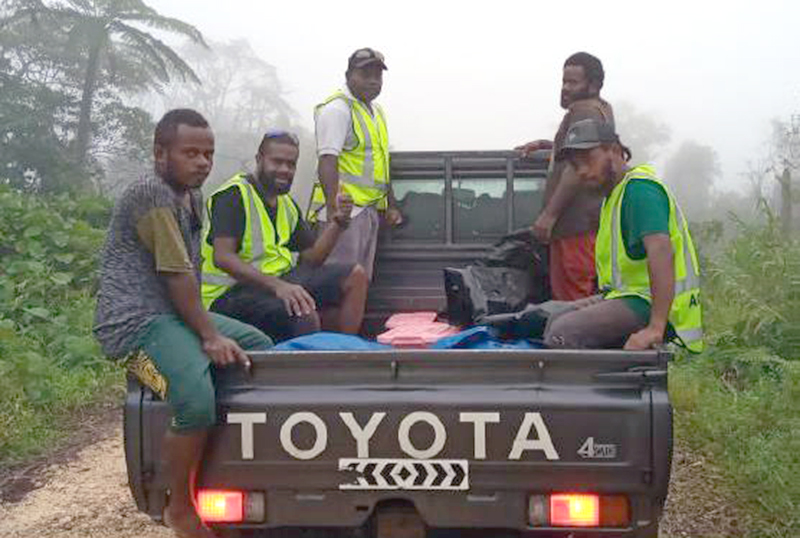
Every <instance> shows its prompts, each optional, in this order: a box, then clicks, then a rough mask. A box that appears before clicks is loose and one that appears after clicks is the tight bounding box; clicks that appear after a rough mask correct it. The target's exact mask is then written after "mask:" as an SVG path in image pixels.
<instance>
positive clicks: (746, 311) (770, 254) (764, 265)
mask: <svg viewBox="0 0 800 538" xmlns="http://www.w3.org/2000/svg"><path fill="white" fill-rule="evenodd" d="M736 224H737V227H738V234H737V236H736V237H735V238H734V239H733V240H732V241H731V243H730V244H729V245H728V246H727V248H726V249H725V251H724V252H723V253H722V254H721V255H719V256H717V257H715V258H713V259H711V260H710V261H709V262H707V264H706V265H707V267H706V278H705V283H704V284H705V286H704V291H703V293H704V296H705V300H704V303H705V305H706V312H705V313H706V318H707V319H706V327H707V328H708V331H707V332H708V335H709V338H710V339H711V340H712V341H713V342H714V343H715V345H716V346H717V347H720V348H727V349H731V348H742V347H745V348H761V347H763V348H766V349H768V350H770V351H771V352H773V353H775V354H776V355H779V356H780V357H783V358H784V359H788V360H796V359H800V244H798V242H797V241H796V240H790V239H786V238H784V237H783V236H782V234H781V231H780V223H779V222H778V221H777V220H776V219H775V218H774V217H773V216H772V215H771V214H770V213H769V212H768V211H767V212H766V223H765V224H747V223H744V222H742V221H736Z"/></svg>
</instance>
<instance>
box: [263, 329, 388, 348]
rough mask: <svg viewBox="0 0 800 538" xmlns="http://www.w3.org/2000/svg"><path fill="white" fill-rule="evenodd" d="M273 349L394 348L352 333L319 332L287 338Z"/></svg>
mask: <svg viewBox="0 0 800 538" xmlns="http://www.w3.org/2000/svg"><path fill="white" fill-rule="evenodd" d="M273 349H275V350H276V351H373V350H381V349H392V348H391V346H384V345H383V344H378V343H377V342H373V341H371V340H367V339H365V338H361V337H360V336H353V335H351V334H342V333H332V332H318V333H313V334H307V335H304V336H298V337H297V338H292V339H291V340H285V341H283V342H281V343H280V344H278V345H276V346H275V347H274V348H273Z"/></svg>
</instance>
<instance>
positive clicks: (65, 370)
mask: <svg viewBox="0 0 800 538" xmlns="http://www.w3.org/2000/svg"><path fill="white" fill-rule="evenodd" d="M109 211H110V204H109V202H107V201H105V200H103V199H99V198H88V197H83V198H80V199H75V198H70V197H67V196H66V195H60V196H55V197H34V196H29V195H24V194H21V193H19V192H15V191H12V190H11V189H9V188H7V187H2V186H0V267H2V268H3V270H2V272H0V467H2V466H3V465H4V464H7V463H10V462H14V461H18V460H19V459H20V458H24V457H26V456H30V455H32V454H35V453H39V452H42V451H43V449H44V448H45V447H48V446H52V445H51V443H52V441H53V440H55V439H56V438H57V437H59V436H60V435H63V434H64V433H65V428H64V424H63V421H64V420H65V419H66V418H68V417H69V416H70V414H72V413H73V412H74V411H75V410H76V409H77V408H78V407H80V406H85V405H89V404H93V403H96V402H97V401H99V400H103V399H104V398H107V397H108V396H109V395H110V394H112V393H113V392H114V391H118V389H119V386H120V385H119V379H121V378H120V375H119V372H118V369H117V368H115V367H114V366H113V365H111V364H110V363H109V362H108V361H106V360H105V359H104V358H103V357H102V356H101V354H100V350H99V348H98V346H97V344H96V342H95V341H94V339H93V338H92V335H91V325H92V315H93V312H94V297H93V295H94V294H93V287H94V285H95V282H94V281H95V269H96V263H97V253H98V251H99V249H100V246H101V244H102V240H103V236H104V231H103V229H104V228H105V225H106V223H107V221H108V217H109Z"/></svg>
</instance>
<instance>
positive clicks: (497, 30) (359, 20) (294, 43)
mask: <svg viewBox="0 0 800 538" xmlns="http://www.w3.org/2000/svg"><path fill="white" fill-rule="evenodd" d="M147 3H148V4H149V5H150V6H152V7H153V8H155V9H157V10H158V11H159V12H161V13H162V14H164V15H169V16H174V17H178V18H180V19H183V20H185V21H187V22H190V23H192V24H194V25H196V26H197V27H198V28H199V29H200V30H201V31H202V32H203V33H204V34H205V35H206V36H207V37H208V38H211V39H213V40H230V39H236V38H245V39H247V40H249V41H250V43H251V44H252V46H253V48H254V49H255V50H256V52H257V53H259V55H260V56H261V57H262V58H263V59H264V60H266V61H267V62H269V63H271V64H273V65H274V66H276V68H277V70H278V75H279V77H280V79H281V81H282V82H283V84H284V87H285V88H286V90H287V91H288V94H287V95H286V98H287V100H288V101H289V102H290V104H291V105H292V106H293V107H294V108H295V109H296V110H297V111H298V113H299V114H300V116H301V118H302V121H303V123H304V124H305V126H306V127H307V128H308V129H309V130H313V107H314V105H315V104H316V103H318V102H320V101H321V100H322V99H324V98H325V97H327V96H328V95H329V94H330V93H331V92H332V91H333V90H334V89H336V88H337V87H340V86H342V85H343V83H344V71H345V69H346V62H347V57H348V56H349V55H350V53H352V51H353V50H355V49H356V48H359V47H363V46H370V47H373V48H376V49H378V50H380V51H381V52H383V53H384V54H385V55H386V62H387V64H388V66H389V70H388V71H387V72H386V73H385V78H384V91H383V94H382V95H381V97H380V98H379V102H381V103H382V104H383V105H384V108H385V109H386V112H387V116H388V120H389V128H390V138H391V143H392V146H393V148H394V149H398V150H419V149H508V148H511V147H513V146H514V145H516V144H519V143H522V142H525V141H528V140H532V139H537V138H551V137H552V135H553V133H554V131H555V129H556V127H557V125H558V122H559V120H560V118H561V116H562V114H563V111H562V110H561V109H560V108H559V105H558V94H559V90H560V80H561V68H562V64H563V62H564V59H566V57H567V56H569V55H570V54H571V53H573V52H576V51H579V50H585V51H587V52H590V53H592V54H595V55H597V56H598V57H599V58H600V59H601V60H602V61H603V64H604V66H605V70H606V84H605V87H604V88H603V93H602V95H603V96H604V97H605V98H606V99H608V100H609V101H611V102H612V104H613V103H616V102H622V101H627V102H630V103H632V104H633V105H635V106H636V108H637V109H639V110H641V111H644V112H649V113H652V114H653V115H654V116H656V117H658V118H660V119H661V120H662V121H664V122H666V123H667V124H668V125H670V127H671V128H672V145H671V148H670V150H671V149H674V148H675V147H677V146H678V145H679V144H680V142H681V141H683V140H686V139H693V140H696V141H697V142H700V143H702V144H706V145H710V146H712V147H713V148H714V149H716V150H717V152H718V154H719V157H720V162H721V164H722V172H723V179H722V181H721V182H719V183H721V184H719V185H718V186H720V187H722V188H725V187H728V186H730V187H735V186H741V185H743V184H744V178H743V177H742V173H743V172H744V171H745V169H746V163H747V161H748V160H751V161H752V160H756V159H757V158H758V157H760V156H762V155H763V154H764V152H765V146H764V143H765V141H766V139H767V138H768V137H769V134H770V120H772V119H773V118H783V119H787V118H788V117H789V116H790V115H791V114H800V36H799V35H798V32H800V24H798V23H799V22H800V3H797V2H791V1H789V0H786V1H763V0H762V1H759V2H745V1H727V2H702V1H700V0H695V1H691V2H689V1H669V2H658V3H654V2H646V1H639V2H629V1H609V2H599V1H594V2H578V1H572V2H562V1H558V0H554V1H551V2H542V1H538V2H533V1H528V2H515V1H502V0H495V1H492V2H486V1H478V2H473V1H469V0H467V1H460V2H456V1H452V2H450V1H437V0H427V1H419V0H405V1H389V0H383V1H380V0H379V1H378V2H363V3H360V4H359V3H355V2H345V3H341V2H310V1H304V0H295V1H290V2H279V1H269V2H253V1H246V0H226V1H225V2H219V1H215V0H148V2H147ZM668 154H669V150H668V151H665V152H664V154H663V155H662V157H661V158H660V159H659V160H660V161H661V162H663V160H664V159H665V158H666V157H667V156H668Z"/></svg>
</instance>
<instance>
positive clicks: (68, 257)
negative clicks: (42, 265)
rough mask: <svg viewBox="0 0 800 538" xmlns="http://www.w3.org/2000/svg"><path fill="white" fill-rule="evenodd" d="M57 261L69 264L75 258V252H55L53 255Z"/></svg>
mask: <svg viewBox="0 0 800 538" xmlns="http://www.w3.org/2000/svg"><path fill="white" fill-rule="evenodd" d="M53 257H54V258H55V260H56V261H57V262H60V263H63V264H64V265H69V264H71V263H72V262H73V261H74V260H75V254H56V255H55V256H53Z"/></svg>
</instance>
